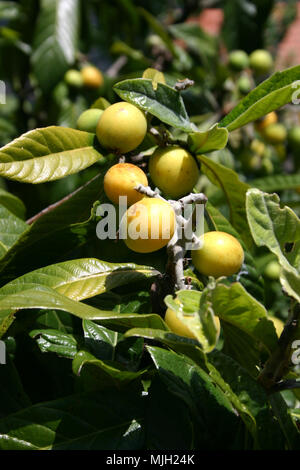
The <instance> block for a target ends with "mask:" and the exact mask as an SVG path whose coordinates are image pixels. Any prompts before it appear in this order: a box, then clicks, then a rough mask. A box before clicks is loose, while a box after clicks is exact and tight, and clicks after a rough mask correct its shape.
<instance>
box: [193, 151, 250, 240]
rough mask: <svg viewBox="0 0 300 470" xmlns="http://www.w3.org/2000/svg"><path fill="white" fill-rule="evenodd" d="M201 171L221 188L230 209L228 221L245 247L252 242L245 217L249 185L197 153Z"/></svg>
mask: <svg viewBox="0 0 300 470" xmlns="http://www.w3.org/2000/svg"><path fill="white" fill-rule="evenodd" d="M197 158H198V160H199V161H200V162H201V171H202V172H203V173H204V174H205V175H206V176H207V177H208V178H209V179H210V181H211V182H212V183H213V184H215V185H216V186H218V187H219V188H221V189H222V191H223V192H224V194H225V196H226V200H227V203H228V206H229V209H230V222H231V224H232V225H233V227H234V228H235V229H236V230H237V231H238V233H239V234H240V236H241V237H242V239H243V241H244V242H245V244H246V246H247V247H251V245H252V244H253V241H252V238H251V234H250V231H249V227H248V223H247V218H246V207H245V203H246V192H247V190H248V189H249V186H248V185H247V184H246V183H244V182H242V181H240V180H239V178H238V175H237V173H235V172H234V171H233V170H231V169H230V168H226V167H225V166H223V165H221V164H220V163H217V162H214V161H213V160H211V159H210V158H208V157H206V156H205V155H197Z"/></svg>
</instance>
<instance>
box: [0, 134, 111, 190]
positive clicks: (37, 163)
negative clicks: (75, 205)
mask: <svg viewBox="0 0 300 470" xmlns="http://www.w3.org/2000/svg"><path fill="white" fill-rule="evenodd" d="M94 139H95V136H94V134H90V133H88V132H82V131H78V130H76V129H67V128H62V127H57V126H50V127H44V128H41V129H35V130H33V131H29V132H27V133H26V134H23V135H22V136H21V137H19V138H18V139H15V140H13V141H12V142H11V143H9V144H7V145H5V146H4V147H2V148H1V149H0V175H1V176H4V177H6V178H9V179H13V180H16V181H22V182H24V183H44V182H45V181H53V180H57V179H60V178H63V177H64V176H67V175H71V174H73V173H77V172H78V171H81V170H83V169H84V168H87V167H89V166H91V165H93V164H94V163H95V162H96V161H97V160H100V159H101V158H103V157H102V155H101V154H100V153H99V152H98V151H97V150H96V149H95V147H94Z"/></svg>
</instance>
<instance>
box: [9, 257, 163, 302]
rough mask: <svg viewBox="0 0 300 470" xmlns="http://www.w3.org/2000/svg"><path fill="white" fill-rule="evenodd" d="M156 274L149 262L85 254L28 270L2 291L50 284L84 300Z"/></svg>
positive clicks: (70, 295) (23, 290)
mask: <svg viewBox="0 0 300 470" xmlns="http://www.w3.org/2000/svg"><path fill="white" fill-rule="evenodd" d="M156 274H158V272H157V271H155V270H154V269H153V268H150V267H147V266H138V265H136V264H133V263H120V264H117V263H107V262H105V261H100V260H97V259H95V258H83V259H78V260H71V261H65V262H64V263H57V264H53V265H51V266H46V267H45V268H41V269H37V270H36V271H33V272H30V273H28V274H25V275H24V276H21V277H19V278H17V279H15V280H13V281H11V282H10V283H8V284H6V285H5V286H3V287H2V288H1V289H0V295H10V294H12V293H13V294H15V293H17V292H26V290H27V289H32V288H34V287H37V288H38V287H39V286H46V287H51V288H52V289H54V290H56V291H57V292H59V293H60V294H63V295H65V296H66V297H68V298H69V299H73V300H83V299H88V298H90V297H94V296H96V295H99V294H102V293H103V292H107V291H110V290H111V289H115V288H116V287H120V286H123V285H126V284H129V283H134V282H138V281H140V280H142V279H145V278H148V277H151V276H154V275H156Z"/></svg>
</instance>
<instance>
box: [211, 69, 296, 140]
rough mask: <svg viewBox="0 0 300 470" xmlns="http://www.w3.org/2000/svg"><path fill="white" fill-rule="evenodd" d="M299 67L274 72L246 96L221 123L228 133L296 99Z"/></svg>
mask: <svg viewBox="0 0 300 470" xmlns="http://www.w3.org/2000/svg"><path fill="white" fill-rule="evenodd" d="M299 79H300V66H298V65H297V66H296V67H292V68H290V69H287V70H284V71H282V72H276V73H275V74H274V75H272V77H270V78H269V79H268V80H265V81H264V82H263V83H261V84H260V85H259V86H258V87H257V88H255V89H254V90H253V91H251V93H249V95H247V96H246V97H245V98H244V99H243V100H242V101H241V102H240V103H239V104H238V105H237V106H236V107H235V108H234V109H233V110H232V111H231V112H230V113H229V114H228V115H227V116H226V117H225V118H224V119H222V121H221V122H220V126H222V127H226V128H227V129H228V131H229V132H231V131H234V130H235V129H238V128H239V127H242V126H245V125H246V124H248V123H249V122H252V121H255V120H256V119H259V118H260V117H262V116H265V115H266V114H267V113H270V112H271V111H274V110H275V109H278V108H280V107H281V106H283V105H285V104H287V103H289V102H291V101H292V99H293V95H294V94H295V97H296V98H297V97H298V94H299V92H298V91H297V88H299V83H298V81H299Z"/></svg>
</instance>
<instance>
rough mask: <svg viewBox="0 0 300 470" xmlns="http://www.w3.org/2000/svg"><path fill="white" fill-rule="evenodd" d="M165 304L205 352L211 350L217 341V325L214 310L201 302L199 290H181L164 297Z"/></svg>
mask: <svg viewBox="0 0 300 470" xmlns="http://www.w3.org/2000/svg"><path fill="white" fill-rule="evenodd" d="M165 303H166V305H167V306H168V307H169V308H171V309H172V310H174V312H175V313H176V316H177V317H178V319H179V320H180V321H181V322H182V323H183V324H184V325H185V326H186V327H187V328H188V329H189V330H190V331H191V333H192V334H194V335H195V337H196V338H197V339H198V341H199V343H200V344H201V347H202V349H203V351H204V352H205V353H209V352H210V351H212V350H213V349H214V348H215V346H216V343H217V341H218V337H219V335H218V327H217V324H216V320H215V318H214V312H213V311H212V309H211V308H209V307H208V306H207V305H204V304H202V302H201V292H199V291H196V290H182V291H178V292H177V293H176V299H174V298H173V297H172V295H168V296H167V297H166V298H165Z"/></svg>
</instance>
